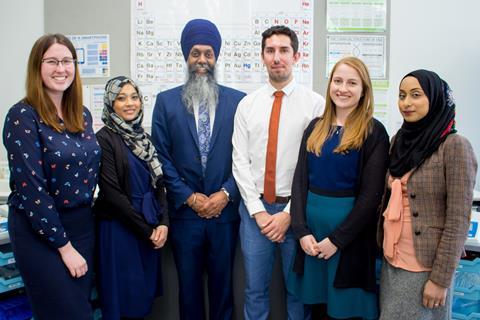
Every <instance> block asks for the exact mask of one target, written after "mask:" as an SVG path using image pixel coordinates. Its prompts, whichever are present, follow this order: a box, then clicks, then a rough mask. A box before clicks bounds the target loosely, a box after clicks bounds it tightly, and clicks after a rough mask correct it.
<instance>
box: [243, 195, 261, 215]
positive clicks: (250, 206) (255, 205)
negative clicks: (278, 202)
mask: <svg viewBox="0 0 480 320" xmlns="http://www.w3.org/2000/svg"><path fill="white" fill-rule="evenodd" d="M245 205H246V207H247V210H248V214H249V215H250V217H253V215H254V214H255V213H258V212H261V211H266V210H265V206H264V205H263V203H262V200H260V199H256V200H253V201H250V202H248V203H245Z"/></svg>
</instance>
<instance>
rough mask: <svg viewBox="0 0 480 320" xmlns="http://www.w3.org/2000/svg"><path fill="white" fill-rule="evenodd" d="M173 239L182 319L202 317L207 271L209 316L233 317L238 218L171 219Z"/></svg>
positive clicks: (213, 319)
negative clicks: (225, 221) (219, 221)
mask: <svg viewBox="0 0 480 320" xmlns="http://www.w3.org/2000/svg"><path fill="white" fill-rule="evenodd" d="M169 236H170V239H171V241H172V250H173V257H174V260H175V265H176V267H177V274H178V285H179V307H180V319H181V320H203V319H205V318H206V316H205V314H206V312H205V306H204V301H205V299H204V294H203V293H204V287H203V276H204V274H205V273H206V275H207V279H208V280H207V285H208V301H209V307H208V310H209V315H210V316H209V319H211V320H223V319H231V318H232V317H233V284H232V278H233V263H234V258H235V248H236V242H237V237H238V222H229V223H217V222H216V221H215V219H208V220H207V219H202V220H200V219H199V220H179V219H178V220H171V221H170V232H169Z"/></svg>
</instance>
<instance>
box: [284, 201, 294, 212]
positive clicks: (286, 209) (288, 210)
mask: <svg viewBox="0 0 480 320" xmlns="http://www.w3.org/2000/svg"><path fill="white" fill-rule="evenodd" d="M291 202H292V200H290V201H288V203H287V205H286V206H285V208H283V211H285V212H287V213H290V203H291Z"/></svg>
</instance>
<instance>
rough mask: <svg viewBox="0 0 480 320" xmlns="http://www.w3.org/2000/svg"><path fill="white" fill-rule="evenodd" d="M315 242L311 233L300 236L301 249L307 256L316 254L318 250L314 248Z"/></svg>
mask: <svg viewBox="0 0 480 320" xmlns="http://www.w3.org/2000/svg"><path fill="white" fill-rule="evenodd" d="M316 244H317V240H315V238H314V237H313V235H311V234H309V235H306V236H303V237H301V238H300V245H301V246H302V249H303V251H305V254H308V255H309V256H316V255H318V251H317V249H316V248H315V245H316Z"/></svg>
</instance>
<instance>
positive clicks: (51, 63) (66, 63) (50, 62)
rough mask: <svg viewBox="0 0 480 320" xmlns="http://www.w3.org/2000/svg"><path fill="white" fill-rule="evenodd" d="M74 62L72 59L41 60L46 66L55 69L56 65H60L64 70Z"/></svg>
mask: <svg viewBox="0 0 480 320" xmlns="http://www.w3.org/2000/svg"><path fill="white" fill-rule="evenodd" d="M75 61H77V60H76V59H73V58H63V59H62V60H58V59H56V58H46V59H42V62H43V63H45V64H46V65H47V66H50V67H57V66H58V64H59V63H61V64H62V66H63V67H64V68H67V67H70V66H72V65H74V64H75Z"/></svg>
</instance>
